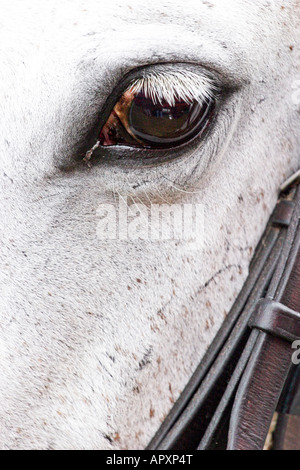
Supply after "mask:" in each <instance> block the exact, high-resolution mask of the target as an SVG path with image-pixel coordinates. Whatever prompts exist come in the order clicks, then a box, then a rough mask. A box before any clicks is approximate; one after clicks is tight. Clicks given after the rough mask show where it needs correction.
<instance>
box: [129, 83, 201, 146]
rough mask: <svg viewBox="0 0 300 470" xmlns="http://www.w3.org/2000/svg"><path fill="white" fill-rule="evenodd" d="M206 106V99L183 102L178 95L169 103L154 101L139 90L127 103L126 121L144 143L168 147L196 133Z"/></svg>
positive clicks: (133, 132) (198, 130) (199, 127)
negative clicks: (200, 101)
mask: <svg viewBox="0 0 300 470" xmlns="http://www.w3.org/2000/svg"><path fill="white" fill-rule="evenodd" d="M209 108H210V106H209V104H208V103H203V104H199V103H198V102H196V101H193V102H191V103H186V102H185V101H183V100H179V99H177V100H175V103H174V104H173V105H170V104H169V103H167V101H162V102H161V103H155V102H154V101H153V100H152V98H151V97H146V96H145V95H144V93H143V92H140V93H138V94H137V95H136V96H135V98H134V99H133V101H132V104H131V106H130V109H129V113H128V124H129V126H130V130H131V132H132V134H134V136H135V137H136V138H137V139H139V140H140V141H142V142H143V143H144V145H146V146H149V147H150V146H151V147H154V146H155V147H170V146H171V145H172V146H175V145H179V144H180V143H183V142H184V141H187V140H189V139H191V138H192V137H194V136H195V135H196V134H198V133H199V132H200V130H201V127H203V120H204V119H205V117H206V116H207V114H208V109H209Z"/></svg>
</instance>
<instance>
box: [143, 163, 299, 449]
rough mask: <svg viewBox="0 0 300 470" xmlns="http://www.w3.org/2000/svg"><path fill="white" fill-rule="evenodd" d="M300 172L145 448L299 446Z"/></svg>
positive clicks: (285, 191) (282, 196) (288, 185)
mask: <svg viewBox="0 0 300 470" xmlns="http://www.w3.org/2000/svg"><path fill="white" fill-rule="evenodd" d="M299 176H300V175H299V172H297V173H296V174H295V175H294V176H293V177H292V178H290V179H289V180H288V182H287V183H286V184H284V185H283V186H282V188H281V194H280V197H279V200H278V203H277V205H276V208H275V210H274V212H273V214H272V216H271V217H270V220H269V223H268V225H267V228H266V230H265V233H264V235H263V236H262V239H261V241H260V243H259V245H258V247H257V249H256V251H255V254H254V256H253V259H252V261H251V265H250V270H249V276H248V278H247V280H246V282H245V284H244V286H243V288H242V290H241V292H240V294H239V296H238V298H237V300H236V302H235V304H234V305H233V307H232V309H231V311H230V313H229V314H228V316H227V318H226V320H225V322H224V324H223V325H222V327H221V328H220V330H219V332H218V334H217V336H216V338H215V339H214V341H213V343H212V345H211V346H210V348H209V349H208V351H207V353H206V355H205V356H204V358H203V359H202V361H201V362H200V364H199V366H198V367H197V369H196V371H195V373H194V374H193V376H192V378H191V379H190V381H189V383H188V384H187V386H186V388H185V389H184V391H183V393H182V394H181V396H180V398H179V399H178V401H177V402H176V403H175V405H174V407H173V409H172V410H171V412H170V413H169V415H168V416H167V418H166V419H165V421H164V422H163V424H162V426H161V428H160V429H159V431H158V432H157V434H156V435H155V437H154V438H153V439H152V441H151V442H150V444H149V445H148V447H147V449H151V450H154V449H160V450H195V449H199V450H204V449H216V450H217V449H220V450H221V449H228V450H259V449H263V448H264V444H265V441H266V437H267V435H268V432H269V429H270V424H271V422H272V419H273V421H274V418H275V425H274V426H275V430H274V432H273V434H272V437H273V442H272V446H271V448H272V449H300V366H297V365H294V364H293V362H292V355H293V353H294V349H292V343H293V341H295V340H299V339H300V314H299V313H298V312H300V185H299V181H300V180H299Z"/></svg>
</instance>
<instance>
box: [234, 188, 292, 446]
mask: <svg viewBox="0 0 300 470" xmlns="http://www.w3.org/2000/svg"><path fill="white" fill-rule="evenodd" d="M299 219H300V190H299V188H298V190H297V195H296V200H295V208H294V212H293V216H292V221H291V224H290V227H289V230H288V233H287V238H286V240H285V244H284V247H283V251H282V253H281V259H280V260H279V264H278V267H277V269H276V272H275V274H274V276H273V279H272V282H271V284H270V287H269V289H268V294H267V298H268V300H264V301H261V302H260V303H259V304H258V308H256V310H255V313H254V317H253V318H252V319H251V320H250V325H251V326H254V327H258V329H259V330H263V331H260V332H259V334H258V336H257V331H256V330H254V331H253V332H252V333H251V336H250V339H251V337H252V338H254V337H255V336H257V338H256V341H255V346H254V348H253V351H252V353H251V356H250V358H249V361H248V364H247V367H246V369H245V372H244V375H243V378H242V380H241V382H240V385H239V388H238V391H237V394H236V397H235V402H234V405H233V408H232V413H231V419H230V428H229V438H228V446H227V448H228V449H229V450H234V449H237V450H241V449H242V450H251V449H252V450H254V449H262V448H263V446H264V443H265V440H266V436H267V433H268V430H269V427H270V423H271V420H272V417H273V414H274V412H275V410H276V406H277V403H278V400H279V398H280V394H281V392H282V389H283V386H284V384H285V381H286V379H287V376H288V373H289V370H290V368H291V366H292V352H293V351H292V349H291V346H290V342H292V341H294V340H295V339H299V338H300V321H299V318H300V314H299V313H297V310H300V289H299V286H300V222H299ZM270 299H274V300H276V301H277V302H273V301H272V300H270ZM278 302H280V303H278Z"/></svg>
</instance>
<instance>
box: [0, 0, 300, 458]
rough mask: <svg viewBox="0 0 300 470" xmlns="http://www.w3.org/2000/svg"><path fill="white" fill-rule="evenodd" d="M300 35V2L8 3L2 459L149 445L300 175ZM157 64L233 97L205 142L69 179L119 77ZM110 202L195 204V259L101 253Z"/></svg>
mask: <svg viewBox="0 0 300 470" xmlns="http://www.w3.org/2000/svg"><path fill="white" fill-rule="evenodd" d="M299 23H300V9H299V1H298V0H289V1H285V0H281V1H279V0H274V1H267V0H257V1H255V2H253V1H250V0H210V1H204V0H195V1H193V0H185V1H182V0H180V1H178V0H173V1H158V0H152V1H151V2H149V1H146V0H139V1H138V0H125V1H124V0H122V1H121V0H109V1H106V0H97V1H96V0H86V1H83V0H63V1H62V0H52V1H51V2H47V1H45V0H39V1H37V0H11V1H9V2H2V4H1V15H0V24H1V25H0V63H1V67H0V106H1V127H0V143H1V145H0V199H1V204H0V214H1V219H0V220H1V231H0V234H1V236H0V241H1V253H0V266H1V269H0V286H1V296H0V303H1V308H0V313H1V319H0V375H1V380H0V430H1V431H0V447H1V448H2V449H138V448H144V447H145V446H146V445H147V443H148V442H149V440H150V439H151V437H152V436H153V435H154V433H155V432H156V431H157V429H158V427H159V426H160V424H161V422H162V421H163V419H164V418H165V416H166V415H167V413H168V412H169V410H170V408H171V407H172V405H173V403H174V402H175V400H176V399H177V398H178V396H179V394H180V392H181V391H182V390H183V388H184V386H185V385H186V383H187V382H188V380H189V378H190V376H191V374H192V373H193V371H194V370H195V368H196V366H197V364H198V362H199V360H200V359H201V357H203V354H204V353H205V351H206V349H207V347H208V345H209V344H210V343H211V341H212V339H213V338H214V336H215V334H216V332H217V330H218V328H219V327H220V326H221V324H222V321H223V320H224V318H225V316H226V314H227V313H228V311H229V309H230V307H231V305H232V303H233V301H234V299H235V298H236V296H237V294H238V292H239V289H240V288H241V286H242V284H243V282H244V281H245V278H246V276H247V271H248V266H249V261H250V259H251V256H252V255H253V251H254V249H255V246H256V245H257V243H258V240H259V238H260V236H261V234H262V232H263V229H264V227H265V225H266V222H267V220H268V218H269V216H270V213H271V211H272V209H273V207H274V205H275V203H276V200H277V195H278V189H279V186H280V184H281V183H282V182H283V180H284V179H285V178H286V177H288V176H290V175H291V174H292V173H293V172H294V171H296V170H297V169H298V168H299V167H300V151H299V150H300V114H299V100H298V99H297V85H298V84H299V78H300V69H299V47H300V32H299ZM157 63H160V64H164V63H173V64H176V63H180V64H184V63H188V64H193V67H195V73H200V74H201V70H202V71H203V73H205V71H206V70H207V71H209V72H210V73H212V74H215V75H216V76H217V77H218V79H219V81H220V82H221V84H223V85H224V89H225V88H226V87H227V88H228V87H229V88H231V90H232V91H231V93H230V94H229V95H228V97H227V99H224V100H222V87H221V91H220V95H221V98H220V99H221V104H220V107H219V109H218V112H217V117H216V120H215V124H214V127H213V129H212V130H211V132H209V133H208V134H207V136H206V137H204V138H203V140H200V141H199V142H198V144H197V146H196V147H195V148H193V149H192V150H191V148H190V147H189V146H187V147H185V148H184V147H183V148H182V150H181V151H180V155H179V156H178V158H175V159H170V160H168V161H166V162H164V163H162V164H159V165H156V164H153V165H146V166H141V165H136V166H132V165H131V166H130V165H129V166H126V165H122V164H120V165H118V164H109V163H107V164H95V163H91V165H90V166H88V165H81V164H80V165H77V163H76V164H74V165H73V164H72V162H74V161H77V160H78V157H79V155H77V153H76V152H78V145H79V142H81V139H82V138H83V136H85V135H86V134H87V133H88V131H89V130H90V129H91V126H92V125H93V124H94V122H95V117H96V116H97V115H98V113H99V112H100V110H101V108H102V106H103V105H104V104H105V102H106V99H107V97H108V96H109V94H110V93H111V92H112V90H113V89H114V88H115V87H116V86H117V85H118V83H119V82H120V81H121V79H122V78H123V77H124V75H125V74H127V73H128V72H130V71H132V70H134V69H136V68H138V67H144V66H147V65H150V64H157ZM175 67H176V66H175ZM199 71H200V72H199ZM187 149H189V150H187ZM86 150H88V149H86ZM110 152H112V150H111V151H110ZM116 152H119V153H120V152H123V154H122V155H125V156H131V157H132V156H134V155H135V154H136V150H134V149H132V148H127V149H125V150H124V149H123V150H116ZM170 155H172V153H171V152H170ZM137 158H138V155H137ZM67 169H68V171H67ZM119 194H121V197H122V198H123V199H125V198H126V197H127V196H128V195H131V196H132V199H133V200H134V201H135V202H136V203H141V202H142V203H143V204H145V205H148V206H150V204H154V203H162V202H164V203H165V202H168V203H170V204H172V203H179V204H183V203H198V204H201V205H202V206H203V207H204V208H205V218H204V220H205V224H204V241H203V243H202V244H201V246H200V245H199V246H198V245H197V246H195V244H194V245H193V246H190V244H189V243H188V242H186V241H184V240H164V241H151V240H106V241H105V240H101V239H99V237H97V224H98V221H99V216H98V215H97V209H98V208H99V205H101V204H102V203H103V202H106V203H110V204H117V203H118V200H119Z"/></svg>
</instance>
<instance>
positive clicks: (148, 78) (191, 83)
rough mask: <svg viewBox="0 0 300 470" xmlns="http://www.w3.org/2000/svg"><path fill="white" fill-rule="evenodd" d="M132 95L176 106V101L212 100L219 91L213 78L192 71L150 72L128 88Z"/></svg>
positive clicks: (201, 101)
mask: <svg viewBox="0 0 300 470" xmlns="http://www.w3.org/2000/svg"><path fill="white" fill-rule="evenodd" d="M127 90H128V91H130V92H131V93H140V92H143V94H144V95H145V96H146V98H151V99H152V101H153V102H154V103H155V104H157V103H159V104H162V102H163V101H166V102H167V103H168V104H169V105H170V106H174V105H175V102H176V100H182V101H185V102H186V103H191V102H193V101H194V100H196V101H198V102H199V103H203V102H205V101H208V100H211V99H212V98H213V97H214V95H215V94H216V93H217V91H218V87H217V85H216V84H215V83H214V81H213V80H212V78H210V77H208V76H207V75H204V74H201V75H200V74H197V73H194V72H192V71H189V70H187V71H168V72H162V71H161V72H150V73H148V74H147V75H145V76H144V77H141V78H138V79H136V80H135V81H134V82H133V83H131V85H130V86H129V87H128V88H127Z"/></svg>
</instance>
